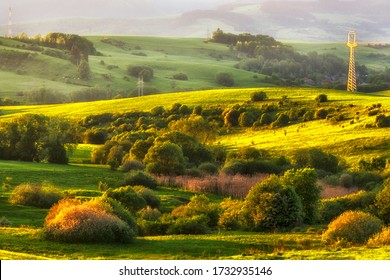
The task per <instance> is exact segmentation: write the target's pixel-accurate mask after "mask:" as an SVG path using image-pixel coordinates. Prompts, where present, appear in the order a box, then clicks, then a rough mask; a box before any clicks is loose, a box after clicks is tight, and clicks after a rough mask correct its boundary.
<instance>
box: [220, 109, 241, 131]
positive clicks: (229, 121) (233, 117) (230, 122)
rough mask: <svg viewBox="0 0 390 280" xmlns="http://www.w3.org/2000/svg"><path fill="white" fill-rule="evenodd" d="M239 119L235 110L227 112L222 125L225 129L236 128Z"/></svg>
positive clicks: (238, 113)
mask: <svg viewBox="0 0 390 280" xmlns="http://www.w3.org/2000/svg"><path fill="white" fill-rule="evenodd" d="M239 117H240V112H239V111H238V110H235V109H231V110H229V111H228V112H227V113H226V114H225V116H224V124H225V126H227V127H234V126H238V124H239V122H238V119H239Z"/></svg>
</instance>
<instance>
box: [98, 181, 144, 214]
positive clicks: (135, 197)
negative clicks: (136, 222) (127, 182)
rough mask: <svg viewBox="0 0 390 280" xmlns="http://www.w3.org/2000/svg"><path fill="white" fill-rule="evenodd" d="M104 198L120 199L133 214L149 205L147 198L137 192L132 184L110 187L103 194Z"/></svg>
mask: <svg viewBox="0 0 390 280" xmlns="http://www.w3.org/2000/svg"><path fill="white" fill-rule="evenodd" d="M103 198H113V199H115V200H117V201H119V202H120V203H121V204H122V205H123V206H124V207H125V208H126V209H128V210H129V211H130V212H131V213H132V214H134V213H136V212H137V211H138V210H141V209H142V208H145V207H146V205H147V204H146V201H145V199H144V198H143V197H141V196H140V195H139V194H137V193H136V192H135V191H134V189H133V187H131V186H126V187H120V188H117V189H109V190H107V191H106V192H105V193H104V194H103Z"/></svg>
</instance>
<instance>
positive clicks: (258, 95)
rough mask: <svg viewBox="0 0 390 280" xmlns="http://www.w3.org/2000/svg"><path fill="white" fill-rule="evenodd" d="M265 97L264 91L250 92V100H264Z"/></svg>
mask: <svg viewBox="0 0 390 280" xmlns="http://www.w3.org/2000/svg"><path fill="white" fill-rule="evenodd" d="M266 99H267V94H266V93H265V92H264V91H256V92H254V93H252V94H251V100H252V101H253V102H257V101H264V100H266Z"/></svg>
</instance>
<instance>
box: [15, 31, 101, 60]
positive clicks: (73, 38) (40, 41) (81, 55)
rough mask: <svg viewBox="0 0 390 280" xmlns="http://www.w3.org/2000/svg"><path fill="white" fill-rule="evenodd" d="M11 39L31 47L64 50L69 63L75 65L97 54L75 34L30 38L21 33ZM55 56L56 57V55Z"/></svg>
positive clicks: (85, 40) (86, 41)
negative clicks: (69, 60)
mask: <svg viewBox="0 0 390 280" xmlns="http://www.w3.org/2000/svg"><path fill="white" fill-rule="evenodd" d="M13 39H16V40H19V41H21V42H24V43H29V44H33V45H38V46H43V47H48V48H55V49H62V50H66V51H67V52H69V54H70V58H71V61H72V62H73V63H74V64H76V65H79V64H80V63H81V62H82V61H83V60H85V61H88V56H89V55H97V54H98V52H97V50H96V48H95V47H94V45H93V43H92V42H91V41H89V40H88V39H86V38H83V37H81V36H79V35H75V34H66V33H60V32H51V33H48V34H47V35H45V36H42V35H40V34H37V35H35V36H34V37H31V38H30V37H28V36H27V35H26V34H25V33H21V34H19V35H17V36H15V37H14V38H13ZM55 55H57V56H58V54H55Z"/></svg>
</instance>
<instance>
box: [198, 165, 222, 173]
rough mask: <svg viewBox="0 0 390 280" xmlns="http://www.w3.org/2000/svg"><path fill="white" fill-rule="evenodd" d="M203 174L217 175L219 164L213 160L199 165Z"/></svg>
mask: <svg viewBox="0 0 390 280" xmlns="http://www.w3.org/2000/svg"><path fill="white" fill-rule="evenodd" d="M198 169H199V170H200V172H201V173H202V174H203V175H215V174H217V173H218V166H217V165H215V164H214V163H212V162H204V163H202V164H201V165H199V166H198Z"/></svg>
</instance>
